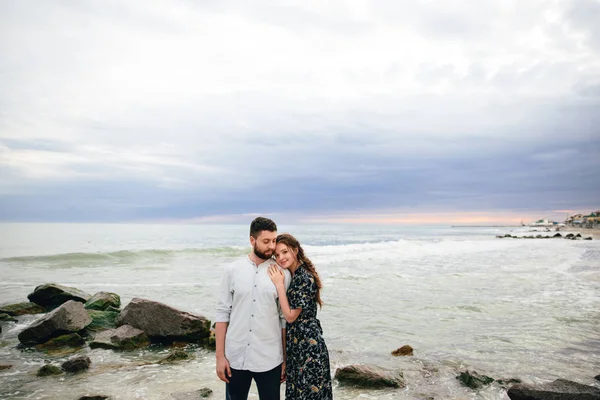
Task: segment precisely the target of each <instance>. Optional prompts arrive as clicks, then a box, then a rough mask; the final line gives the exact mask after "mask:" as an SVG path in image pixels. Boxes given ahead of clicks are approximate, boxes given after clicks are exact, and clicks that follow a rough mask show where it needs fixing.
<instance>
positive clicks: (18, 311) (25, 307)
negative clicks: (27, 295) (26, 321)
mask: <svg viewBox="0 0 600 400" xmlns="http://www.w3.org/2000/svg"><path fill="white" fill-rule="evenodd" d="M45 312H46V310H45V309H44V307H42V306H40V305H38V304H35V303H32V302H30V301H26V302H24V303H15V304H5V305H3V306H0V313H4V314H8V315H12V316H13V317H18V316H19V315H26V314H42V313H45Z"/></svg>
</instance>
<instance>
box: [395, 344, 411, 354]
mask: <svg viewBox="0 0 600 400" xmlns="http://www.w3.org/2000/svg"><path fill="white" fill-rule="evenodd" d="M392 355H393V356H396V357H398V356H412V355H413V348H412V347H410V346H409V345H407V344H405V345H404V346H402V347H399V348H397V349H396V350H394V351H392Z"/></svg>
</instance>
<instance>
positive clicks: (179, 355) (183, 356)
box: [158, 349, 191, 364]
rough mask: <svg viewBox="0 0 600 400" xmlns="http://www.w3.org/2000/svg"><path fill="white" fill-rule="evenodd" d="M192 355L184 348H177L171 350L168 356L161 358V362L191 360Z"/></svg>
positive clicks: (169, 362)
mask: <svg viewBox="0 0 600 400" xmlns="http://www.w3.org/2000/svg"><path fill="white" fill-rule="evenodd" d="M190 358H191V357H190V355H189V354H188V353H186V352H185V351H183V350H180V349H177V350H174V351H172V352H171V354H169V355H168V356H167V357H165V358H163V359H162V360H160V361H159V362H158V363H159V364H171V363H174V362H177V361H182V360H189V359H190Z"/></svg>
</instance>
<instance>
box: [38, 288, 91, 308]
mask: <svg viewBox="0 0 600 400" xmlns="http://www.w3.org/2000/svg"><path fill="white" fill-rule="evenodd" d="M27 298H28V299H29V300H30V301H32V302H34V303H35V304H39V305H40V306H42V307H45V308H46V309H52V308H54V307H57V306H60V305H61V304H64V303H66V302H67V301H69V300H74V301H78V302H80V303H85V302H86V301H88V300H89V299H90V295H89V294H87V293H85V292H83V291H81V290H79V289H76V288H72V287H68V286H62V285H57V284H55V283H47V284H45V285H40V286H38V287H36V288H35V289H34V290H33V292H32V293H30V294H29V295H28V296H27Z"/></svg>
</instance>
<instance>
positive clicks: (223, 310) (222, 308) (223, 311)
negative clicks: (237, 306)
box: [215, 267, 233, 322]
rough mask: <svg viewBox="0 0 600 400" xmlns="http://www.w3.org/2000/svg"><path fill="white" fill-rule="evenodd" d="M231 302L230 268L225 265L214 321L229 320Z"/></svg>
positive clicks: (231, 283) (231, 280)
mask: <svg viewBox="0 0 600 400" xmlns="http://www.w3.org/2000/svg"><path fill="white" fill-rule="evenodd" d="M232 304H233V279H232V277H231V268H229V267H226V268H225V271H223V278H222V280H221V286H220V287H219V293H218V296H217V309H216V314H215V322H229V317H230V315H231V306H232Z"/></svg>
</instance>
